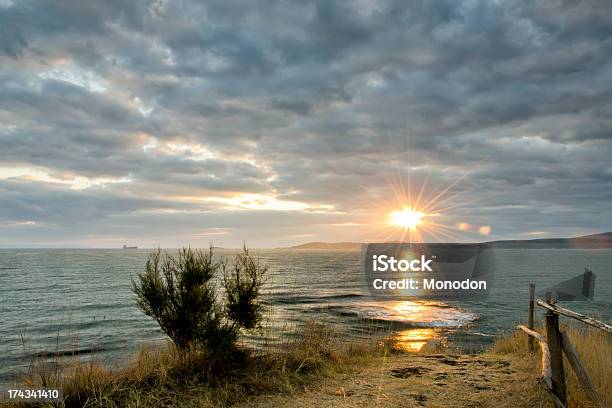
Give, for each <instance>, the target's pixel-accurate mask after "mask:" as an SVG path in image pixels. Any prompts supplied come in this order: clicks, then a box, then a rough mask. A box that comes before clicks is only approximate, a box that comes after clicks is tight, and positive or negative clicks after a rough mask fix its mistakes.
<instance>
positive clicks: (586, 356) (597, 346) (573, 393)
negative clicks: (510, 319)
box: [492, 324, 612, 408]
mask: <svg viewBox="0 0 612 408" xmlns="http://www.w3.org/2000/svg"><path fill="white" fill-rule="evenodd" d="M561 330H562V331H563V332H565V333H566V334H567V335H568V336H569V338H570V341H571V342H572V344H573V345H574V347H575V348H576V351H577V352H578V355H579V356H580V360H581V361H582V364H583V365H584V366H585V367H586V370H587V372H588V373H589V376H590V377H591V380H592V381H593V383H594V384H595V386H596V387H597V390H598V392H599V394H600V395H601V397H602V398H603V400H604V402H605V404H606V406H612V376H611V375H610V373H611V372H612V371H611V370H612V336H610V335H608V334H606V333H604V332H602V331H601V330H597V329H594V328H591V327H589V326H585V325H577V324H576V325H574V324H572V325H567V326H566V325H563V326H562V328H561ZM537 331H538V332H540V333H545V330H544V329H543V328H539V329H537ZM492 352H493V353H497V354H512V355H514V356H516V357H518V358H519V359H521V360H522V361H523V362H525V363H528V367H531V368H532V369H533V370H535V371H537V373H538V374H539V372H540V352H539V350H538V352H537V353H530V352H529V349H528V346H527V336H526V335H525V334H524V333H522V332H518V331H517V332H515V333H513V334H512V335H510V336H508V337H504V338H501V339H499V340H498V341H497V343H496V344H495V347H494V348H493V350H492ZM563 360H564V361H563V367H564V369H565V375H566V376H565V382H566V386H567V402H568V406H571V407H577V408H582V407H585V408H587V407H588V408H590V407H593V404H592V403H591V402H590V401H589V399H588V397H587V395H586V394H585V392H584V391H583V390H582V388H581V387H580V383H579V382H578V379H577V378H576V375H575V374H574V371H573V370H572V367H571V365H570V363H569V361H567V359H566V358H564V359H563Z"/></svg>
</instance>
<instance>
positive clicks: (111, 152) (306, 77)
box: [0, 0, 612, 247]
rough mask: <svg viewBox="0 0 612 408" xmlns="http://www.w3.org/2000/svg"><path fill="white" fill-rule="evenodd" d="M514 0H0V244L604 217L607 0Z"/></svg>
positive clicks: (542, 229) (253, 240) (177, 241)
mask: <svg viewBox="0 0 612 408" xmlns="http://www.w3.org/2000/svg"><path fill="white" fill-rule="evenodd" d="M202 3H205V4H202ZM524 3H525V2H522V1H512V0H510V1H490V2H488V1H457V0H449V1H426V0H424V1H413V2H405V1H379V0H376V1H368V0H362V1H353V2H332V1H327V0H323V1H319V2H302V1H300V2H298V1H296V2H287V1H257V2H255V1H243V2H233V1H227V0H221V1H207V2H200V1H195V0H194V1H170V0H168V1H151V2H137V1H127V2H126V1H118V0H116V1H115V0H109V1H91V2H84V1H82V0H71V1H68V0H62V1H56V0H48V1H22V0H19V1H18V0H14V1H11V0H8V1H7V0H0V246H4V247H10V246H54V247H55V246H65V247H74V246H95V247H117V246H120V245H122V244H123V243H127V244H132V245H140V246H154V245H161V246H166V247H174V246H178V245H188V244H190V245H194V246H199V245H207V244H208V243H209V242H214V243H215V244H216V245H220V246H237V245H240V244H241V243H242V242H243V241H246V243H247V244H249V245H250V246H254V247H275V246H285V245H291V244H297V243H302V242H307V241H342V240H352V241H359V240H378V239H380V238H381V237H382V235H381V234H383V235H384V233H385V229H388V227H387V226H386V224H385V217H386V214H387V213H388V212H389V211H392V210H393V209H395V208H397V207H398V206H402V205H405V204H407V203H410V204H411V205H415V202H416V197H418V196H419V192H420V191H422V193H421V194H420V196H421V199H420V200H419V204H418V205H419V206H421V207H423V206H424V205H425V204H426V203H428V202H429V203H430V205H429V207H428V208H427V210H428V211H426V212H428V213H432V214H435V218H434V216H432V217H431V223H435V224H437V225H438V226H439V229H438V233H437V235H436V234H434V236H433V237H432V238H431V239H436V238H440V236H442V237H446V239H445V240H450V238H452V240H455V239H456V240H468V241H470V240H472V241H480V240H492V239H504V238H519V239H520V238H535V237H548V236H571V235H579V234H584V233H591V232H600V231H606V230H612V206H611V205H610V202H611V199H612V160H611V158H612V141H611V140H610V138H611V136H612V87H611V84H612V19H610V18H609V15H610V14H609V3H608V1H607V0H600V1H598V0H593V1H582V2H576V1H552V0H546V1H538V2H533V3H534V4H532V5H526V4H524ZM409 186H411V187H409ZM411 190H412V192H411ZM408 196H410V197H408ZM443 240H444V239H443Z"/></svg>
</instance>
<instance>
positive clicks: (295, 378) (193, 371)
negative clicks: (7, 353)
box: [25, 323, 384, 407]
mask: <svg viewBox="0 0 612 408" xmlns="http://www.w3.org/2000/svg"><path fill="white" fill-rule="evenodd" d="M383 350H384V346H382V345H381V344H380V343H379V342H375V341H361V342H352V343H346V342H344V341H342V339H341V338H340V336H339V335H338V334H337V333H336V332H334V331H333V330H331V329H330V328H328V327H326V326H323V325H321V324H316V323H310V324H308V325H306V327H304V329H303V330H302V331H301V332H300V333H299V335H298V336H297V337H296V338H295V339H294V340H292V341H290V342H288V343H287V344H286V345H285V347H282V348H281V349H280V350H279V351H278V352H275V353H266V354H263V353H260V354H250V353H247V352H246V350H242V351H238V352H237V353H235V354H234V355H233V356H232V358H231V360H223V361H219V360H213V359H211V357H210V356H209V355H207V354H206V353H205V352H203V351H201V350H198V349H190V350H188V351H186V352H184V353H178V352H177V351H176V349H174V348H173V347H169V346H157V347H154V346H146V347H143V348H142V349H141V350H140V352H139V353H138V354H137V355H136V356H135V357H133V358H132V359H130V360H129V361H128V362H127V363H125V364H124V366H123V367H114V368H113V367H108V366H107V365H105V364H103V363H102V362H99V361H91V362H79V361H78V360H77V359H76V358H68V359H66V360H64V361H61V360H59V359H56V361H54V362H53V364H45V363H42V362H41V363H38V364H33V365H32V367H31V370H30V375H29V376H28V378H27V379H26V381H25V383H26V384H27V385H30V386H41V387H42V386H44V387H50V388H61V389H63V391H64V401H63V403H62V404H61V405H60V406H61V407H84V406H87V407H123V406H138V407H159V406H166V405H168V406H175V407H183V406H184V407H187V406H190V407H191V406H199V407H200V406H201V407H209V406H210V407H218V406H228V405H234V404H237V403H240V402H243V401H246V400H248V399H249V398H252V397H254V396H257V395H261V394H273V393H292V392H296V391H300V390H303V389H304V387H305V386H306V385H307V384H310V383H313V382H316V381H317V380H320V379H322V378H324V377H327V376H333V375H335V374H337V373H342V372H347V371H350V370H354V369H355V368H356V367H358V366H360V365H362V364H365V363H367V362H368V361H369V360H370V359H371V358H373V357H375V356H379V355H381V354H382V353H383Z"/></svg>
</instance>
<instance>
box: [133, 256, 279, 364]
mask: <svg viewBox="0 0 612 408" xmlns="http://www.w3.org/2000/svg"><path fill="white" fill-rule="evenodd" d="M228 264H229V263H228V262H227V259H225V258H221V259H219V260H214V259H213V249H212V247H211V248H210V249H209V250H208V251H201V250H194V249H191V248H183V249H180V250H179V252H178V255H177V256H173V255H170V254H169V253H167V252H162V251H161V250H160V249H157V250H156V251H154V252H152V253H151V254H149V258H148V260H147V263H146V267H145V270H144V271H143V272H142V273H140V274H138V276H137V279H136V280H133V281H132V289H133V291H134V293H135V294H136V297H137V305H138V307H139V308H140V309H141V310H142V311H143V312H144V313H145V314H146V315H147V316H151V317H153V318H154V319H155V320H156V321H157V323H158V324H159V326H160V327H161V329H162V330H163V331H164V333H166V334H167V335H168V337H170V339H171V340H172V342H173V343H174V345H175V346H176V347H177V349H178V350H179V351H185V350H187V349H189V348H191V347H202V348H205V349H206V350H208V351H210V352H211V353H212V354H213V355H215V356H219V357H221V356H223V355H227V354H228V353H230V354H231V352H232V351H233V350H234V349H235V346H236V341H237V339H238V335H239V333H240V329H248V330H250V329H254V328H256V327H258V326H259V324H260V323H261V320H262V305H261V303H260V299H259V297H260V290H261V287H262V285H263V283H264V281H263V278H264V276H265V274H266V272H267V267H266V266H262V265H261V264H260V263H259V262H258V261H257V260H256V259H255V258H254V257H253V256H252V255H251V254H250V253H249V251H248V250H247V248H246V247H245V248H244V249H243V250H242V252H240V253H239V254H237V255H236V257H235V259H234V262H233V263H231V266H230V265H228ZM219 272H221V273H219ZM221 293H223V294H224V295H225V297H224V299H223V298H222V296H220V294H221Z"/></svg>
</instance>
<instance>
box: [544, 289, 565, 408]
mask: <svg viewBox="0 0 612 408" xmlns="http://www.w3.org/2000/svg"><path fill="white" fill-rule="evenodd" d="M546 302H547V303H549V304H553V299H552V294H551V293H547V294H546ZM546 342H547V343H548V349H549V350H550V368H551V371H552V386H553V392H554V393H555V395H556V396H557V397H558V398H559V400H560V401H561V402H562V403H563V404H566V401H567V398H566V391H565V372H564V371H563V352H562V349H561V333H560V332H559V315H558V314H556V313H554V312H553V311H552V310H547V311H546Z"/></svg>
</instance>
